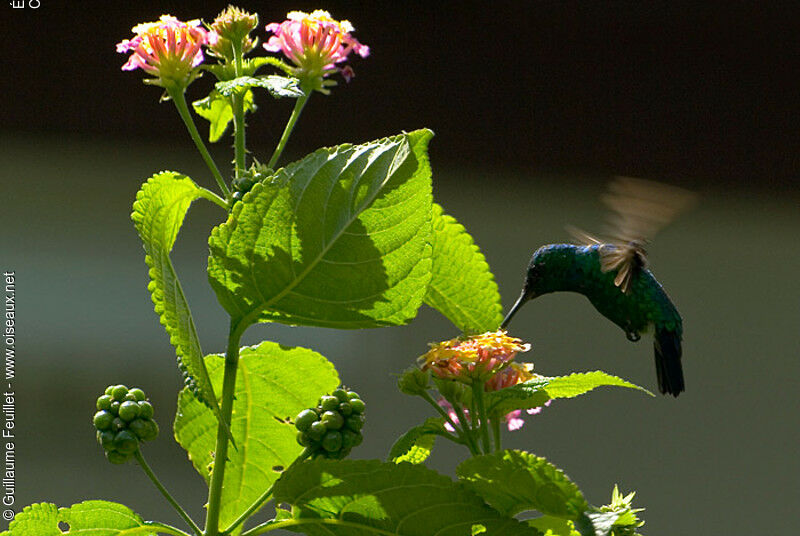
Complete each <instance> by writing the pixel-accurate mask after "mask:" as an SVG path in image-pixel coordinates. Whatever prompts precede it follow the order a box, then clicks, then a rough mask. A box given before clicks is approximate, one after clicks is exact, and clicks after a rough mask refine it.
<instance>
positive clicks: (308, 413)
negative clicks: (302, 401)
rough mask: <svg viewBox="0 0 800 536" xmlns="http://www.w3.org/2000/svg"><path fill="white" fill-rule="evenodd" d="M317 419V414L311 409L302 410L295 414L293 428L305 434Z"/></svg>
mask: <svg viewBox="0 0 800 536" xmlns="http://www.w3.org/2000/svg"><path fill="white" fill-rule="evenodd" d="M318 419H319V417H318V416H317V412H316V411H314V410H311V409H304V410H303V411H301V412H300V413H298V414H297V417H296V418H295V420H294V425H295V427H296V428H297V429H298V430H300V431H301V432H305V431H306V430H308V428H309V427H310V426H311V424H312V423H313V422H315V421H317V420H318Z"/></svg>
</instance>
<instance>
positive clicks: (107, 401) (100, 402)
mask: <svg viewBox="0 0 800 536" xmlns="http://www.w3.org/2000/svg"><path fill="white" fill-rule="evenodd" d="M113 400H114V399H113V398H111V396H109V395H103V396H101V397H100V398H98V399H97V404H96V405H97V409H104V410H106V411H108V410H109V409H111V402H112V401H113Z"/></svg>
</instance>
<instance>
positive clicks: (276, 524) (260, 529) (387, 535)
mask: <svg viewBox="0 0 800 536" xmlns="http://www.w3.org/2000/svg"><path fill="white" fill-rule="evenodd" d="M302 525H332V526H336V527H347V528H352V529H354V532H359V533H361V532H364V531H365V530H366V529H367V526H366V525H365V524H364V523H354V522H352V521H344V520H342V519H328V518H310V519H287V520H285V521H267V522H265V523H262V524H260V525H257V526H255V527H253V528H252V529H250V530H247V531H245V532H243V533H242V535H241V536H257V535H258V534H264V533H265V532H271V531H273V530H278V529H283V528H288V527H299V526H302ZM368 528H369V533H370V534H379V535H382V536H395V535H396V534H397V532H395V531H388V530H383V529H379V528H378V527H373V526H369V527H368ZM330 532H332V531H330Z"/></svg>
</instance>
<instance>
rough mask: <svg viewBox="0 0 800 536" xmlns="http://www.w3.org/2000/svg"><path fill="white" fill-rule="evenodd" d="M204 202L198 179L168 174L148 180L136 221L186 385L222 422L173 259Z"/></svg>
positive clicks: (153, 290) (133, 216) (137, 205)
mask: <svg viewBox="0 0 800 536" xmlns="http://www.w3.org/2000/svg"><path fill="white" fill-rule="evenodd" d="M200 197H203V193H202V190H201V189H200V187H198V186H197V185H196V184H195V183H194V181H192V179H190V178H189V177H187V176H186V175H181V174H180V173H175V172H171V171H163V172H161V173H158V174H156V175H154V176H152V177H151V178H150V179H148V180H147V182H146V183H145V184H144V185H143V186H142V189H141V190H139V192H138V193H137V194H136V202H135V203H134V204H133V214H131V219H132V220H133V223H134V225H135V226H136V230H137V231H138V233H139V237H140V238H141V239H142V243H143V244H144V251H145V258H144V260H145V263H147V266H148V267H149V268H150V270H149V272H148V273H149V275H150V284H149V285H148V286H147V288H148V290H150V293H151V297H152V299H153V304H154V306H155V311H156V313H157V314H158V315H159V318H160V319H161V324H162V325H163V326H164V328H165V329H166V330H167V334H168V335H169V339H170V342H171V343H172V345H173V346H174V347H175V353H176V354H177V356H178V367H179V368H180V369H181V371H182V372H183V374H184V380H185V383H186V385H187V387H189V388H190V389H191V391H192V393H193V394H194V396H196V397H197V398H198V399H199V400H200V401H201V402H202V403H203V404H205V405H207V406H208V407H209V408H211V409H212V410H213V411H214V414H215V415H216V417H217V419H219V420H220V421H221V420H222V418H221V415H220V411H219V406H218V404H217V397H216V396H215V395H214V389H213V388H212V386H211V380H210V379H209V377H208V371H207V370H206V367H205V364H204V363H203V351H202V349H201V348H200V340H199V339H198V338H197V330H196V329H195V326H194V319H193V318H192V312H191V311H190V310H189V304H188V303H187V301H186V296H184V294H183V289H182V288H181V284H180V281H178V275H177V274H176V273H175V268H173V266H172V261H170V258H169V252H170V251H171V250H172V246H173V244H175V238H176V237H177V236H178V231H179V230H180V228H181V225H182V224H183V219H184V218H185V217H186V211H187V210H189V206H190V205H191V204H192V202H193V201H195V200H196V199H198V198H200Z"/></svg>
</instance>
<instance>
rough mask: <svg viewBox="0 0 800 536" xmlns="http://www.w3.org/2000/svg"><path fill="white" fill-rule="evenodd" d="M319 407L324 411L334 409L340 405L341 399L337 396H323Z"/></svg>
mask: <svg viewBox="0 0 800 536" xmlns="http://www.w3.org/2000/svg"><path fill="white" fill-rule="evenodd" d="M319 407H321V408H322V411H333V410H335V409H336V408H338V407H339V399H338V398H336V397H335V396H323V397H321V398H320V399H319Z"/></svg>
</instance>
